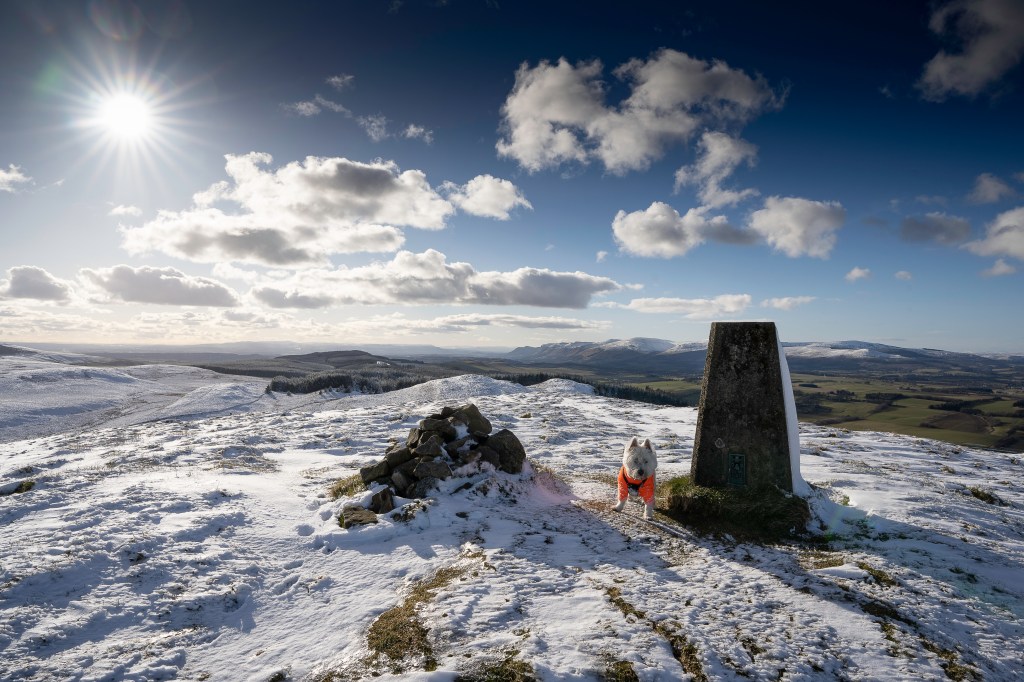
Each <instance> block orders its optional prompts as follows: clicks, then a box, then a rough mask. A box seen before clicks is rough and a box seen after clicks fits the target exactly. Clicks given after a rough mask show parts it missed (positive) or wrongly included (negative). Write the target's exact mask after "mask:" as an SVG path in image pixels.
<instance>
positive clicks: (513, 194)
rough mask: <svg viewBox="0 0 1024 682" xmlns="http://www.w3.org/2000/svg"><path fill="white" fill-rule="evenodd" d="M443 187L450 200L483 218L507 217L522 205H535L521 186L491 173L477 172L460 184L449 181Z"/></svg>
mask: <svg viewBox="0 0 1024 682" xmlns="http://www.w3.org/2000/svg"><path fill="white" fill-rule="evenodd" d="M442 189H444V190H445V191H447V192H448V201H450V202H452V203H453V204H455V205H456V206H458V207H459V208H460V209H462V210H463V211H465V212H466V213H471V214H472V215H477V216H482V217H484V218H497V219H498V220H508V219H509V217H510V216H509V211H511V210H513V209H515V208H517V207H519V206H522V207H523V208H529V209H532V208H533V206H532V205H531V204H530V202H529V201H527V200H526V197H524V196H523V193H522V192H521V191H520V190H519V188H518V187H516V186H515V185H513V184H512V183H511V182H509V181H508V180H502V179H501V178H496V177H494V176H492V175H478V176H476V177H475V178H473V179H472V180H470V181H469V182H467V183H466V184H465V185H461V186H460V185H456V184H454V183H452V182H446V183H444V185H442Z"/></svg>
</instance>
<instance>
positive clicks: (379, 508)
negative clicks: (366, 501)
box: [370, 488, 395, 514]
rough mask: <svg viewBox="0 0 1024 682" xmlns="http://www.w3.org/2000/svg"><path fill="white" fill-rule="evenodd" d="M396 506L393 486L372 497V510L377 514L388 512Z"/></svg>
mask: <svg viewBox="0 0 1024 682" xmlns="http://www.w3.org/2000/svg"><path fill="white" fill-rule="evenodd" d="M394 508H395V495H394V493H392V492H391V488H384V489H382V490H380V491H378V492H377V493H376V494H375V495H374V496H373V497H372V498H370V511H372V512H375V513H377V514H387V513H388V512H389V511H391V510H392V509H394Z"/></svg>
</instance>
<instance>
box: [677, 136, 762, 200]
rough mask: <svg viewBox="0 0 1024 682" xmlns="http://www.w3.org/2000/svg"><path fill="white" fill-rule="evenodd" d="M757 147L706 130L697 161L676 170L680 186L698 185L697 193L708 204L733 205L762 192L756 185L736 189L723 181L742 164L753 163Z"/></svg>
mask: <svg viewBox="0 0 1024 682" xmlns="http://www.w3.org/2000/svg"><path fill="white" fill-rule="evenodd" d="M756 159H757V147H756V146H754V145H752V144H750V143H749V142H746V141H745V140H741V139H738V138H735V137H732V136H730V135H727V134H725V133H720V132H713V131H708V132H705V133H704V134H703V135H702V136H701V139H700V142H699V143H698V144H697V162H696V163H694V164H693V165H690V166H683V167H682V168H680V169H679V170H677V171H676V190H677V191H678V190H679V188H680V187H682V186H684V185H697V186H698V187H699V190H698V192H697V196H698V197H699V198H700V200H701V202H703V203H704V205H705V206H708V207H710V208H718V207H720V206H731V205H733V204H737V203H739V202H740V201H743V200H744V199H747V198H749V197H752V196H756V195H757V194H758V192H757V190H756V189H743V190H732V189H725V188H723V187H722V183H723V182H725V180H726V179H728V177H729V176H730V175H732V174H733V171H735V170H736V169H737V168H739V166H740V165H743V164H745V165H747V166H753V165H754V162H755V161H756Z"/></svg>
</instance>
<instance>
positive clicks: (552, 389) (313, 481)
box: [0, 349, 1024, 682]
mask: <svg viewBox="0 0 1024 682" xmlns="http://www.w3.org/2000/svg"><path fill="white" fill-rule="evenodd" d="M851 350H858V349H851ZM20 362H23V363H24V362H28V361H25V360H22V361H20ZM32 362H33V363H35V365H33V366H27V365H25V364H21V365H18V364H13V365H12V364H2V365H0V378H2V381H3V383H2V384H0V398H2V399H3V400H4V405H6V407H5V408H4V411H0V428H2V429H7V431H6V433H8V434H9V435H10V436H11V438H12V439H11V440H9V441H8V442H4V443H0V528H2V529H3V530H2V533H0V680H11V681H14V680H29V679H30V680H36V681H39V682H56V681H58V680H60V681H63V680H175V679H176V680H256V681H259V682H266V681H268V680H281V681H284V680H293V681H300V680H301V681H304V682H323V681H325V680H371V679H381V680H383V679H394V680H406V679H420V680H428V679H429V680H453V679H455V678H456V677H457V676H459V675H464V676H466V678H467V679H505V678H503V677H497V676H496V673H492V674H491V677H486V674H487V673H486V671H487V670H488V669H489V668H488V667H487V666H496V667H501V666H505V669H506V672H509V673H510V672H511V670H512V669H513V667H514V668H515V669H516V670H519V671H520V672H521V673H522V672H523V671H528V672H529V673H530V674H531V675H532V676H535V677H536V678H537V679H540V680H562V679H574V680H594V681H597V680H601V679H629V678H630V677H629V676H627V675H626V671H631V674H632V675H635V676H636V677H635V678H636V679H640V680H682V679H697V678H700V679H710V680H720V679H741V678H742V679H756V680H774V679H779V678H782V679H808V680H836V679H845V680H895V679H927V680H940V679H945V678H951V679H985V680H1010V679H1017V678H1018V677H1019V674H1020V671H1021V670H1022V669H1024V654H1022V652H1021V648H1020V642H1021V641H1024V621H1022V618H1024V484H1022V480H1024V476H1022V473H1024V463H1022V462H1021V460H1020V458H1018V457H1014V456H1010V455H1007V454H1003V453H997V452H991V451H986V450H979V449H970V448H963V447H957V446H953V445H949V444H946V443H940V442H936V441H929V440H923V439H918V438H911V437H905V436H895V435H891V434H882V433H858V432H847V431H844V430H842V429H836V428H823V427H815V426H811V425H801V460H800V465H801V469H802V474H803V477H804V478H805V479H806V480H807V481H808V482H809V483H811V484H812V485H813V486H814V488H813V491H812V495H811V497H810V498H809V502H810V505H811V508H812V511H813V513H814V520H813V521H812V523H811V524H810V530H812V531H813V532H814V533H816V534H817V541H815V542H790V543H780V544H771V545H762V544H757V543H751V542H743V541H739V540H737V539H735V538H732V537H730V536H702V535H699V534H696V533H695V532H693V531H691V530H689V529H688V528H687V527H685V526H682V525H679V524H677V523H676V522H674V521H673V520H672V519H669V518H668V517H665V516H662V515H660V514H658V515H656V519H655V523H644V522H643V521H642V520H641V519H640V510H639V509H638V508H633V507H627V509H626V511H625V512H624V513H622V514H616V513H614V512H612V511H611V506H612V504H611V503H612V500H613V497H614V494H615V492H614V489H615V475H616V472H617V470H618V467H619V460H620V457H621V451H622V447H623V445H624V444H625V443H626V442H627V441H628V439H629V438H631V437H632V436H634V435H637V436H642V437H647V438H651V439H652V441H653V442H654V445H655V447H656V449H657V451H658V455H659V469H658V476H659V480H660V481H664V480H666V479H668V478H670V477H672V476H675V475H678V474H682V473H685V472H688V470H689V464H690V454H691V450H692V447H693V436H694V429H695V422H696V418H697V413H696V411H695V410H694V409H692V408H666V407H655V406H650V405H645V404H640V403H633V402H627V401H618V400H615V399H611V398H604V397H600V396H596V395H593V394H591V393H589V392H588V391H587V390H586V386H584V385H581V384H577V383H574V382H568V381H563V380H556V381H549V382H545V383H544V384H541V385H539V386H535V387H530V388H525V387H522V386H519V385H516V384H510V383H506V382H502V381H497V380H494V379H489V378H485V377H480V376H472V375H468V376H462V377H457V378H452V379H443V380H438V381H432V382H428V383H426V384H421V385H419V386H414V387H412V388H409V389H405V390H402V391H396V392H394V393H389V394H382V395H367V396H358V395H356V396H346V397H343V398H333V397H331V396H327V395H316V396H304V397H303V398H302V399H301V400H300V399H299V398H295V399H294V400H291V401H288V400H285V399H284V398H281V397H278V398H277V399H276V401H275V399H274V398H273V397H269V396H261V397H259V398H257V399H256V402H255V404H249V405H247V404H246V402H247V401H249V400H251V399H252V398H253V397H254V395H253V394H252V393H251V392H249V390H248V389H247V388H246V386H245V384H238V383H232V382H226V383H205V384H204V383H202V381H205V378H206V377H204V376H202V375H190V374H189V375H178V374H176V371H179V370H182V369H183V368H168V367H167V366H155V367H152V368H150V369H149V370H148V371H145V372H144V371H143V370H142V368H139V369H132V373H126V372H125V371H124V370H118V371H117V372H112V373H107V372H99V371H95V370H93V369H84V370H83V369H82V368H68V367H67V366H66V365H62V364H59V363H54V362H50V363H43V362H42V361H39V360H32ZM46 364H48V365H49V367H46V366H45V365H46ZM67 371H72V372H87V374H86V373H78V374H70V375H69V374H62V372H67ZM23 377H28V378H23ZM33 377H35V379H33ZM51 377H52V378H56V380H55V381H49V378H51ZM194 381H195V382H199V383H200V384H201V385H196V386H194V387H193V388H192V389H191V390H187V387H188V385H189V382H194ZM43 387H46V388H45V390H43ZM68 387H72V389H73V390H72V389H69V388H68ZM110 387H120V389H121V390H122V391H123V392H122V393H116V392H115V393H112V394H110V397H109V399H111V400H113V399H114V397H115V396H118V395H128V394H129V393H130V395H131V396H132V398H131V400H129V401H127V402H122V403H120V405H119V408H118V410H117V411H116V412H113V413H111V414H110V417H109V419H110V421H106V422H104V421H103V420H102V419H99V418H97V419H95V420H94V421H93V422H92V423H91V424H90V425H86V426H83V425H80V424H79V425H76V424H74V423H72V422H62V423H56V424H54V431H55V432H53V433H51V435H47V436H42V437H40V436H37V435H34V433H35V432H34V431H33V429H34V428H35V425H34V424H33V423H31V422H29V421H19V419H20V417H19V416H18V415H19V414H21V413H17V412H16V411H12V410H11V409H10V406H11V405H12V404H13V403H14V401H15V400H14V396H17V395H19V394H21V395H26V396H29V398H27V399H28V400H29V402H30V403H31V402H32V401H37V402H36V403H35V404H37V405H38V406H39V407H40V408H43V407H45V403H46V401H47V400H50V399H51V398H49V397H47V394H46V391H49V392H50V393H57V392H60V391H63V392H64V393H65V396H64V398H63V399H62V400H63V402H62V403H61V407H60V409H61V410H65V411H66V413H67V414H83V413H86V412H91V413H92V414H93V415H94V416H97V417H98V416H99V413H97V412H96V411H95V410H93V407H92V404H91V401H92V400H93V399H94V396H95V395H96V394H97V393H100V394H103V393H104V391H108V390H110ZM36 389H40V392H38V393H33V392H32V391H34V390H36ZM26 391H27V392H26ZM183 391H184V393H182V392H183ZM171 394H180V395H179V397H178V398H176V399H175V400H173V401H168V398H167V396H168V395H171ZM466 402H474V403H475V404H477V405H478V406H479V408H480V410H481V411H482V412H483V414H484V415H486V416H487V417H488V418H489V419H491V421H492V423H493V425H494V427H495V428H509V429H511V430H513V431H514V432H515V433H516V434H517V435H518V436H519V438H520V439H521V440H522V443H523V445H524V446H525V448H526V451H527V454H528V456H529V457H530V459H531V460H532V462H534V463H535V464H536V465H541V466H539V467H537V468H534V466H533V465H529V466H528V467H527V470H526V471H524V473H523V474H521V475H509V474H501V473H477V474H473V475H472V476H470V477H469V478H465V479H459V478H453V479H449V480H448V481H446V482H444V484H443V490H441V491H440V492H439V493H438V494H437V495H436V497H435V498H433V499H430V500H427V501H426V502H425V503H415V502H412V501H408V500H399V502H400V503H404V506H402V507H401V508H400V509H399V510H398V511H396V512H395V513H393V514H388V515H382V516H381V517H380V518H379V522H378V523H377V524H376V525H373V526H365V527H359V528H354V529H351V530H344V529H342V528H341V527H340V526H339V525H338V516H339V513H340V511H341V509H342V507H343V506H344V505H345V504H350V503H353V502H365V501H366V500H367V498H368V497H369V495H370V493H369V492H359V491H355V490H353V491H351V492H350V493H349V494H347V495H346V496H343V497H341V498H340V499H337V500H332V499H331V498H330V497H328V496H327V489H328V488H329V487H330V486H331V485H332V484H333V483H334V482H335V481H337V480H338V479H342V478H345V477H348V476H350V475H352V474H353V473H355V472H356V471H358V468H359V467H361V466H365V465H367V464H370V463H373V462H375V461H376V460H378V459H379V458H380V457H381V456H382V454H383V452H384V451H385V449H386V448H387V447H388V445H389V443H391V442H392V441H393V440H395V439H399V440H401V439H404V438H405V436H406V434H407V433H408V431H409V429H410V428H411V427H412V426H414V425H415V424H416V422H417V421H418V420H419V419H420V418H422V417H423V416H426V415H428V414H430V413H431V412H434V411H436V410H438V409H439V408H440V407H442V406H444V405H459V404H464V403H466ZM156 405H159V406H160V407H159V408H156V407H154V406H156ZM160 410H164V411H165V412H164V414H165V415H167V416H168V417H172V415H176V416H173V417H172V418H165V419H163V420H160V421H149V418H150V417H151V416H152V415H153V414H156V413H158V412H159V411H160ZM189 415H193V416H189ZM196 415H200V416H196ZM62 427H63V428H62ZM19 429H23V432H21V433H19V431H18V430H19ZM660 504H661V503H660V502H659V505H660ZM389 619H390V620H389ZM403 619H404V620H403ZM389 624H391V625H389ZM389 627H390V628H391V630H389V629H388V628H389ZM371 628H376V629H375V630H374V632H378V633H379V632H382V631H383V632H384V633H392V634H395V635H402V636H403V637H404V636H406V635H409V634H413V635H417V633H418V636H419V637H420V640H419V641H420V644H419V645H418V647H419V648H416V649H415V650H413V651H411V652H409V653H406V654H399V655H398V658H395V659H392V658H389V657H388V656H387V655H384V654H379V655H377V656H376V657H375V656H374V655H373V652H372V651H371V649H370V646H371V642H370V637H369V633H370V632H371ZM374 641H377V640H376V639H375V640H374ZM435 668H436V669H435ZM428 670H429V672H428ZM491 670H493V668H491ZM613 674H614V675H617V676H616V677H613ZM509 679H511V678H509Z"/></svg>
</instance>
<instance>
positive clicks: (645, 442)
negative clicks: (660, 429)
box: [633, 438, 654, 450]
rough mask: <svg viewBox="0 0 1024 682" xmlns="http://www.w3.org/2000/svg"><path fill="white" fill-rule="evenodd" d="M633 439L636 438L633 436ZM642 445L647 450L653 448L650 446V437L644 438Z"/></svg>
mask: <svg viewBox="0 0 1024 682" xmlns="http://www.w3.org/2000/svg"><path fill="white" fill-rule="evenodd" d="M633 440H636V438H634V439H633ZM644 447H645V448H647V449H648V450H653V449H654V448H653V447H651V439H650V438H646V439H644Z"/></svg>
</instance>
